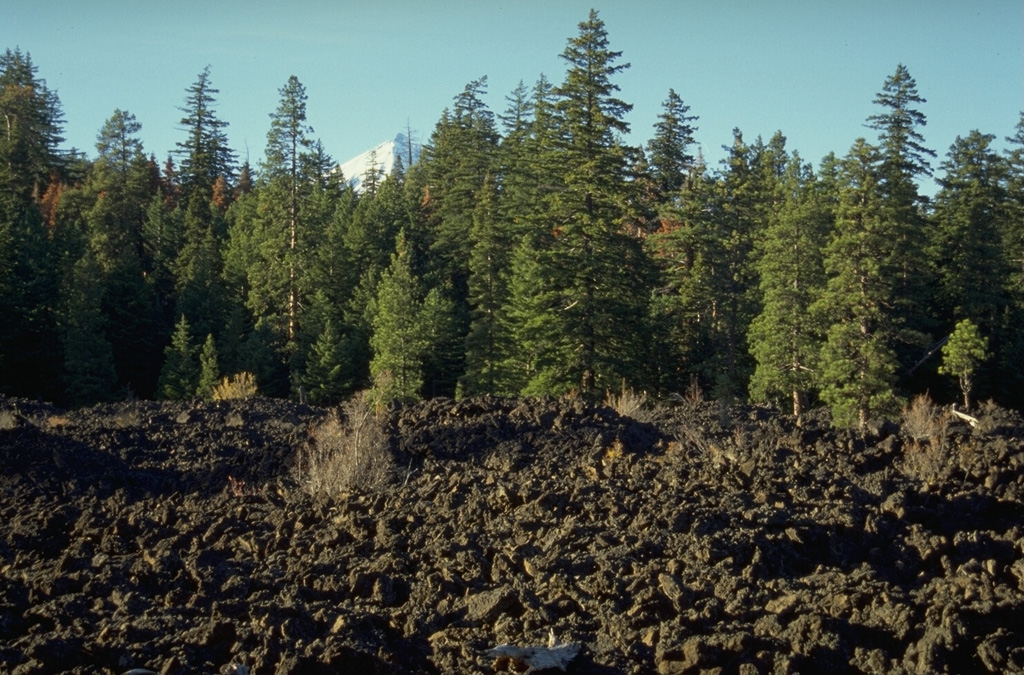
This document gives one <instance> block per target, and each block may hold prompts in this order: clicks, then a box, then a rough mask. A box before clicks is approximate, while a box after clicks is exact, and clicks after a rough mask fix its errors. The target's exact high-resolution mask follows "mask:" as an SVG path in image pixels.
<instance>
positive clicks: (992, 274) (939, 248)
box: [932, 131, 1009, 334]
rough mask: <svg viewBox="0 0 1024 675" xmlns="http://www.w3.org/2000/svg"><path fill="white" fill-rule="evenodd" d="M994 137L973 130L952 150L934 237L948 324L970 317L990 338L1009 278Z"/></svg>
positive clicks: (999, 162)
mask: <svg viewBox="0 0 1024 675" xmlns="http://www.w3.org/2000/svg"><path fill="white" fill-rule="evenodd" d="M994 139H995V137H994V136H992V135H990V134H982V133H981V132H979V131H972V132H971V133H970V134H968V135H967V137H966V138H963V137H959V136H958V137H957V139H956V141H955V142H954V143H953V145H952V146H950V149H949V153H948V154H947V156H946V160H945V161H944V162H943V163H942V165H941V167H940V168H941V169H942V170H943V173H944V175H943V177H941V178H939V179H938V183H939V186H940V188H941V189H940V190H939V193H938V194H937V195H936V200H935V212H934V221H935V228H934V236H933V239H932V242H933V243H932V245H933V255H932V259H933V261H934V269H935V270H936V271H937V273H938V289H937V290H938V292H937V296H938V300H939V303H938V304H939V307H940V308H941V309H942V316H941V319H942V321H943V324H944V325H946V326H952V324H953V323H954V319H968V318H969V319H971V320H973V321H974V322H975V323H976V324H977V325H978V326H980V327H981V329H982V330H983V331H984V332H986V333H989V334H991V333H992V332H993V331H994V330H995V328H996V326H997V324H998V322H999V321H1000V320H1001V318H1002V312H1003V309H1004V307H1005V306H1006V298H1005V294H1006V291H1007V289H1006V286H1005V284H1004V280H1006V279H1007V278H1008V275H1009V270H1008V269H1007V268H1006V267H1005V266H1004V264H1005V261H1004V259H1003V257H1002V242H1001V241H1000V226H1001V220H1002V217H1003V212H1004V209H1005V200H1006V196H1005V190H1004V188H1003V182H1004V178H1005V172H1004V164H1003V160H1002V158H1000V157H999V156H998V155H997V154H996V153H995V152H994V151H993V150H992V148H991V143H992V141H993V140H994Z"/></svg>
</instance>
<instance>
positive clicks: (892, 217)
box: [868, 64, 935, 362]
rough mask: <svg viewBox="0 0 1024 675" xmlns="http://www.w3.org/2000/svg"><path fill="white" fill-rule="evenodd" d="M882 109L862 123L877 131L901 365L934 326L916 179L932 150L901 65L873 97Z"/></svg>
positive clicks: (911, 80)
mask: <svg viewBox="0 0 1024 675" xmlns="http://www.w3.org/2000/svg"><path fill="white" fill-rule="evenodd" d="M874 102H875V104H877V105H878V106H880V107H881V108H882V111H881V112H879V113H877V114H875V115H871V116H870V117H868V125H869V126H870V127H871V128H872V129H875V130H877V131H878V132H879V149H880V154H879V157H878V163H879V168H878V172H879V183H878V190H879V193H880V195H881V197H882V200H881V203H880V206H881V207H882V208H883V212H882V217H883V218H884V219H885V220H886V221H887V224H886V229H887V230H888V233H889V235H890V237H891V240H890V248H891V253H890V254H889V255H888V256H887V258H888V259H889V261H890V262H891V264H892V268H891V272H892V274H894V275H895V276H894V278H895V281H896V285H895V287H894V292H893V296H892V298H890V301H891V303H892V304H891V310H890V311H891V312H892V313H893V314H894V316H895V317H896V318H897V319H898V321H899V322H900V326H901V330H900V334H899V335H898V336H894V343H893V344H892V345H891V346H892V347H893V348H894V349H896V350H897V353H898V354H899V355H900V358H901V361H903V362H907V361H908V359H911V360H916V359H917V358H918V355H919V348H920V346H922V345H924V344H927V342H928V340H927V337H926V336H927V334H928V333H930V332H931V330H932V329H933V327H934V324H935V322H934V319H933V317H931V316H930V314H929V312H928V307H929V306H930V305H931V302H930V301H931V293H930V288H931V287H932V276H931V268H930V266H929V265H928V257H927V254H926V247H927V242H928V227H927V225H928V223H927V219H926V217H925V214H924V212H923V209H924V205H925V202H926V200H925V199H924V198H922V197H921V195H920V194H919V193H918V188H917V183H916V181H917V180H918V179H919V178H921V177H924V176H929V175H931V166H930V164H929V162H928V158H929V157H934V156H935V152H934V151H932V150H929V149H928V148H927V147H925V145H924V137H923V136H922V135H921V132H920V131H919V129H920V128H922V127H924V126H925V125H926V123H927V120H926V117H925V115H924V113H922V112H921V111H920V110H918V109H917V106H918V105H920V104H923V103H926V100H925V99H924V98H922V97H921V96H920V95H919V94H918V92H917V83H916V82H915V81H914V78H913V77H911V76H910V72H909V71H908V70H907V68H906V66H904V65H903V64H899V65H898V66H897V67H896V72H895V73H893V75H891V76H890V77H888V78H886V80H885V84H884V85H883V88H882V91H881V92H879V94H878V95H877V97H876V98H875V101H874Z"/></svg>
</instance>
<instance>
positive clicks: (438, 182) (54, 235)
mask: <svg viewBox="0 0 1024 675" xmlns="http://www.w3.org/2000/svg"><path fill="white" fill-rule="evenodd" d="M554 50H557V45H556V46H554V49H553V51H554ZM561 57H562V62H563V63H564V66H565V72H564V75H563V76H562V77H561V79H560V81H557V82H556V81H549V80H548V79H547V78H545V77H543V76H542V77H540V79H538V80H537V81H536V82H535V83H534V84H533V85H532V86H531V85H528V84H522V83H521V84H520V85H519V86H518V87H517V88H516V89H515V90H514V91H512V92H510V93H508V94H507V96H506V98H505V100H506V101H507V106H506V107H505V109H504V110H501V111H493V110H490V109H488V106H487V105H485V104H484V102H483V97H484V96H485V94H487V78H486V77H481V78H480V79H478V80H475V81H472V82H469V83H468V84H466V85H465V87H464V88H463V89H462V91H461V92H459V93H457V94H456V95H455V96H454V97H453V99H452V103H451V105H450V107H449V108H448V109H446V110H445V111H444V112H443V113H442V115H441V118H440V119H439V120H437V122H436V125H435V126H434V127H433V129H432V130H431V131H430V133H429V137H428V138H426V139H424V140H425V143H424V148H423V152H422V155H421V156H420V157H419V158H418V159H417V160H416V161H415V162H411V161H405V162H403V163H401V165H400V166H399V167H397V168H396V170H395V171H394V172H393V173H391V174H390V175H386V176H385V175H383V172H380V171H376V170H375V169H372V168H371V170H370V171H369V172H368V173H367V175H366V176H363V177H362V179H363V180H362V187H361V189H360V190H359V191H358V192H356V191H355V190H353V188H352V187H350V185H349V182H348V179H349V178H351V177H350V176H342V175H340V174H339V172H338V171H336V170H335V169H336V167H337V161H336V160H335V159H334V158H332V157H331V156H330V155H329V154H328V151H327V149H326V148H324V147H323V145H322V144H321V143H320V142H319V141H318V140H317V139H316V138H315V137H313V132H312V129H311V128H310V126H309V124H308V123H307V121H306V101H307V97H306V91H305V88H304V87H303V84H302V83H301V82H300V81H299V79H298V78H296V77H294V76H293V77H291V78H289V79H288V81H287V82H285V83H284V84H283V85H282V86H281V87H280V89H279V93H280V103H279V105H278V107H277V108H276V110H272V111H267V112H268V114H269V117H268V121H269V123H268V129H267V133H266V146H265V150H264V153H263V157H264V158H263V159H262V160H261V161H260V162H259V164H258V166H250V165H249V164H248V162H244V161H240V159H239V154H238V152H237V151H236V150H235V149H232V148H230V147H228V143H227V136H226V131H225V129H226V128H227V125H228V124H229V121H228V120H223V119H220V118H219V117H218V115H217V94H218V91H219V90H218V89H217V88H216V86H215V81H214V77H213V74H212V73H213V72H214V69H211V68H209V67H208V68H207V69H205V70H203V71H202V72H201V73H199V74H198V77H197V78H196V80H195V82H194V83H193V84H192V85H191V86H189V87H188V88H187V89H186V90H185V91H184V92H183V95H182V104H181V111H182V119H181V135H180V141H179V142H178V143H177V147H176V148H175V149H173V151H172V152H171V153H170V155H169V156H168V157H167V158H166V159H159V160H158V159H157V157H156V155H155V154H153V153H152V152H150V151H149V150H148V149H146V148H144V147H143V145H142V143H141V141H140V140H139V136H138V134H139V132H140V130H141V127H140V124H139V123H138V122H137V121H136V119H135V117H134V116H133V115H132V113H131V112H129V111H128V110H120V109H116V110H113V111H112V112H111V114H110V116H109V118H108V119H107V121H106V123H105V124H104V125H103V127H102V128H101V129H99V130H98V131H97V136H96V146H95V152H94V153H91V154H88V155H87V154H85V153H82V152H79V151H68V150H66V149H64V148H63V147H62V143H63V140H64V139H63V138H62V127H63V123H64V116H63V112H62V109H61V103H60V100H59V97H58V95H57V92H55V91H51V90H50V89H48V88H47V85H46V80H45V78H44V75H45V73H39V72H37V68H36V67H35V66H34V65H33V63H32V59H31V56H30V53H29V52H28V51H22V50H21V49H20V48H14V49H12V48H8V49H7V50H6V51H5V52H3V53H2V54H0V116H2V122H3V124H2V126H0V317H2V319H0V393H3V394H7V395H11V396H18V397H26V398H42V399H44V400H47V401H52V402H55V403H58V404H60V405H64V406H69V407H77V406H83V405H89V404H93V403H98V402H105V401H113V400H123V399H125V398H129V397H139V398H147V399H148V398H156V399H189V398H193V397H209V396H211V392H212V390H213V387H214V386H215V385H216V384H217V383H218V382H220V381H221V380H222V379H223V378H225V377H229V376H235V375H238V374H242V373H248V374H251V375H252V376H253V378H254V380H255V383H256V386H257V388H258V391H259V393H260V394H261V395H264V396H271V397H288V398H293V399H299V398H307V399H308V400H309V401H310V402H312V403H316V404H321V405H328V404H334V403H337V402H339V401H342V400H344V399H346V398H347V397H349V396H351V395H352V394H354V393H355V392H357V391H361V390H366V389H369V390H371V392H372V393H373V395H374V396H376V397H377V398H378V400H389V401H390V400H393V399H398V400H404V401H410V400H415V399H420V398H430V397H437V396H447V397H455V398H461V397H469V396H479V395H488V394H493V395H501V396H535V395H546V394H551V395H562V394H566V393H569V392H575V393H576V394H577V395H579V396H584V397H594V398H602V397H604V395H605V393H606V392H608V391H620V390H624V389H632V390H634V391H638V392H639V391H645V392H647V393H648V395H650V396H652V397H664V398H667V397H673V396H681V397H704V398H708V399H719V400H729V401H752V402H758V403H766V404H770V405H773V406H776V407H780V408H781V409H783V410H784V411H786V412H792V413H793V414H794V415H796V416H797V417H798V418H799V416H800V415H801V414H803V412H804V411H806V410H809V409H811V408H814V407H819V406H826V407H828V408H829V409H830V410H831V413H832V418H833V420H834V421H835V422H836V423H837V424H839V425H842V426H854V427H855V426H858V425H863V424H864V423H865V422H866V421H867V420H868V419H869V418H872V417H876V416H878V417H881V416H886V415H891V414H898V412H899V410H900V409H901V407H902V406H904V405H906V402H907V401H908V400H910V399H911V398H912V397H914V396H916V395H918V394H922V393H928V394H929V395H930V396H931V397H933V398H934V399H935V400H937V401H941V402H944V403H956V404H957V405H960V406H966V407H968V408H969V407H971V406H972V405H975V403H976V402H977V401H981V400H987V399H992V400H994V401H996V402H997V403H999V404H1001V405H1004V406H1008V407H1014V408H1018V409H1021V408H1024V113H1022V116H1021V118H1020V120H1019V121H1018V123H1017V125H1016V127H1015V129H1014V130H1013V133H1014V135H1013V136H1012V137H1009V138H1007V139H1006V141H1007V146H1006V147H1007V149H1006V150H1005V151H997V150H996V149H995V148H994V142H995V139H996V136H995V135H994V134H991V133H987V132H984V131H979V130H969V129H965V130H964V133H963V135H962V136H960V137H958V138H957V139H956V141H955V142H954V143H953V144H952V145H951V146H950V147H949V148H948V149H944V150H943V149H933V148H930V147H929V145H928V142H927V140H926V137H925V124H926V119H925V116H924V115H923V114H922V113H921V112H920V104H922V103H923V102H925V98H924V97H925V96H926V95H927V92H919V91H918V88H917V84H916V82H915V80H914V78H913V76H912V74H911V73H910V72H909V71H908V69H907V68H906V67H904V66H903V65H897V64H894V70H893V72H892V74H891V75H889V76H888V77H886V78H885V79H884V81H881V82H879V89H878V92H877V95H876V98H875V99H874V101H873V106H874V107H873V111H874V112H873V114H872V115H871V116H870V117H869V118H868V119H866V120H864V123H865V127H864V128H865V136H866V137H865V138H862V139H860V140H857V141H856V142H855V143H854V145H853V146H852V147H850V148H849V149H845V150H843V149H840V150H839V152H837V153H832V154H829V155H828V156H826V157H824V158H820V159H819V158H813V159H815V160H816V161H811V158H804V157H802V156H801V155H800V154H799V153H798V151H797V150H796V149H795V148H790V147H788V146H787V144H786V137H785V136H784V135H783V133H782V132H781V131H780V132H778V133H776V134H775V135H774V136H772V137H771V138H769V139H762V138H760V137H758V138H746V137H744V135H743V133H742V131H741V130H739V129H736V130H734V132H733V137H732V138H731V139H716V141H719V140H720V141H722V142H724V144H725V145H726V146H727V147H728V152H727V155H726V158H725V159H724V160H723V161H722V162H721V163H720V165H719V166H707V165H706V164H705V162H704V161H703V159H702V157H701V154H700V152H699V150H698V147H697V144H696V142H695V140H694V133H695V132H696V131H697V129H698V127H699V124H700V119H699V114H698V113H699V102H690V101H685V100H684V97H683V96H682V94H685V92H682V91H681V92H679V93H677V92H676V91H674V90H669V91H667V92H666V93H665V99H664V102H663V103H662V108H661V112H660V115H659V117H658V122H657V123H656V124H655V125H654V126H653V128H652V129H650V132H649V140H648V141H647V142H646V144H644V145H643V146H642V147H631V146H629V145H626V144H625V143H624V142H623V140H622V137H623V134H624V133H625V132H627V131H628V130H629V129H628V125H627V123H626V122H625V116H626V114H627V113H628V112H629V111H630V109H631V105H630V104H629V103H628V102H626V101H624V100H621V99H620V98H619V97H618V96H619V87H618V86H617V85H616V76H617V75H618V74H619V73H620V72H621V71H622V70H623V69H625V68H627V67H628V64H627V63H626V62H625V60H624V58H623V56H622V54H621V53H619V52H617V51H614V50H613V47H612V45H611V42H610V39H609V36H608V33H607V31H606V28H605V25H604V23H603V22H602V21H601V19H600V18H599V16H598V14H597V13H596V12H592V13H591V14H590V16H589V18H588V19H587V20H585V21H583V22H582V23H580V24H579V26H578V32H577V34H576V35H574V36H572V37H570V38H569V39H568V40H567V41H566V44H565V46H564V51H562V53H561ZM214 65H215V64H214ZM691 104H693V106H694V107H693V110H692V111H691ZM928 177H932V178H934V180H935V182H936V184H937V186H938V187H937V191H936V192H935V194H934V196H926V195H923V194H921V193H920V187H919V184H920V182H921V181H922V180H923V179H925V178H928Z"/></svg>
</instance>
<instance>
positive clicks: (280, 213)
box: [249, 75, 313, 345]
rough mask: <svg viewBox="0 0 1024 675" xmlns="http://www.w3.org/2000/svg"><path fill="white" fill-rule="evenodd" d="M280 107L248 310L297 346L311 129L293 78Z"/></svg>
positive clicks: (270, 142) (271, 137) (302, 92)
mask: <svg viewBox="0 0 1024 675" xmlns="http://www.w3.org/2000/svg"><path fill="white" fill-rule="evenodd" d="M280 94H281V101H280V104H279V105H278V108H277V110H276V111H275V112H274V113H273V114H272V115H271V116H270V131H269V132H268V133H267V150H266V160H265V163H264V166H263V173H262V178H263V181H264V183H263V185H261V188H260V211H261V213H262V214H263V218H262V219H261V221H260V223H259V227H260V229H261V231H260V232H258V233H257V235H256V237H257V240H258V242H259V243H258V247H259V248H258V250H259V256H260V258H261V262H262V264H261V265H258V266H256V267H258V268H259V269H252V268H250V270H249V273H250V279H249V281H250V284H251V286H252V291H251V293H250V296H249V302H250V308H251V309H253V311H254V314H255V315H256V316H257V317H258V318H260V319H263V320H267V321H269V322H271V325H272V326H274V328H275V330H280V331H281V332H282V333H283V335H284V338H285V340H286V342H288V343H290V344H292V345H294V342H295V339H296V337H297V333H298V327H299V326H298V324H299V313H300V307H301V301H302V297H301V296H302V292H303V289H302V288H301V285H302V281H303V280H302V279H301V275H302V269H303V265H304V257H305V254H306V252H307V248H306V247H307V245H308V242H306V241H305V239H304V237H305V236H306V235H307V234H308V232H307V230H308V227H307V225H308V224H307V223H306V222H305V221H304V216H305V213H304V209H303V207H304V206H305V201H306V198H307V197H308V194H309V186H310V183H309V182H308V179H309V178H310V176H309V175H308V174H307V172H306V171H305V169H306V168H307V167H308V166H309V163H308V153H309V151H310V148H311V147H312V145H313V143H312V140H311V139H310V138H309V137H308V134H309V133H310V132H312V128H311V127H310V126H309V125H308V124H307V123H306V89H305V87H303V86H302V83H301V82H299V80H298V78H297V77H295V76H294V75H293V76H291V77H290V78H288V82H287V83H286V84H285V85H284V86H283V87H282V88H281V90H280Z"/></svg>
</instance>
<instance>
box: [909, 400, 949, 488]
mask: <svg viewBox="0 0 1024 675" xmlns="http://www.w3.org/2000/svg"><path fill="white" fill-rule="evenodd" d="M949 419H950V416H949V413H946V412H943V411H942V409H941V408H939V406H937V405H935V404H934V403H933V402H932V399H931V397H930V396H928V394H920V395H918V396H916V397H914V399H913V400H912V401H911V402H910V405H909V406H907V407H906V408H904V409H903V433H904V434H905V435H906V436H907V443H906V444H905V445H904V447H903V472H904V473H905V474H907V475H908V476H910V477H911V478H917V479H918V480H921V481H924V482H932V481H934V480H937V479H938V478H940V477H941V476H942V475H943V474H944V472H946V471H948V470H949V468H950V463H951V461H952V458H951V456H950V452H949V447H948V445H949V444H948V442H947V440H948V430H949Z"/></svg>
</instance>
